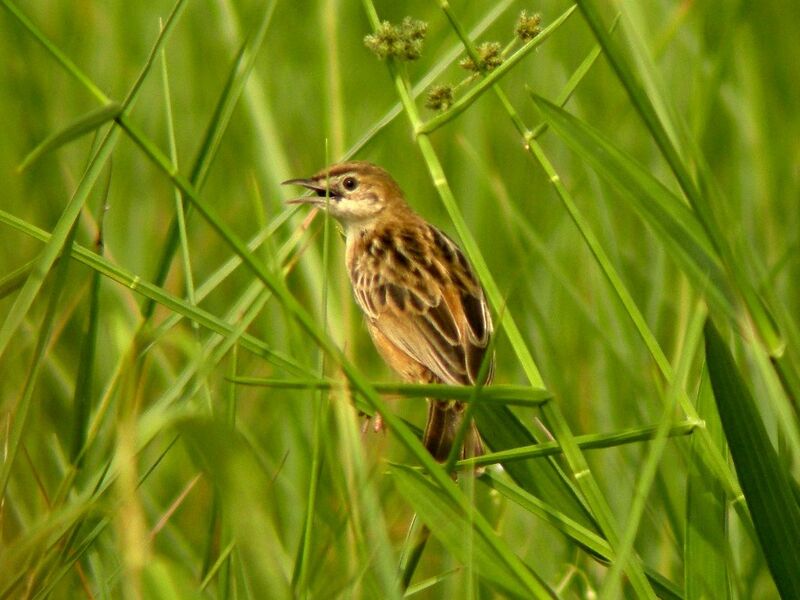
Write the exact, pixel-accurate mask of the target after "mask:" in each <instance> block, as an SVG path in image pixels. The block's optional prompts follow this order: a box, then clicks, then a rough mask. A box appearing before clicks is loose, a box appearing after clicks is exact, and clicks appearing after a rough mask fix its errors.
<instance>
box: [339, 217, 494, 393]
mask: <svg viewBox="0 0 800 600" xmlns="http://www.w3.org/2000/svg"><path fill="white" fill-rule="evenodd" d="M376 239H377V246H378V247H377V248H376V247H375V246H367V247H365V248H364V256H363V257H361V259H360V260H359V259H357V260H356V261H354V265H353V266H354V268H353V269H351V278H352V282H353V289H354V292H355V297H356V301H357V302H358V304H359V305H360V306H361V308H362V309H363V310H364V312H365V313H366V315H367V318H368V319H370V322H371V324H372V326H373V327H376V328H377V329H378V330H379V331H380V332H381V333H382V334H383V335H384V336H385V337H386V338H387V339H389V340H390V341H391V342H392V343H393V344H395V345H396V346H397V347H398V348H399V349H400V350H402V351H403V352H404V353H406V354H407V355H408V356H409V357H411V358H412V359H414V360H415V361H417V362H419V363H420V364H422V365H424V366H425V367H427V368H428V369H430V371H431V372H432V373H433V374H434V375H436V376H437V377H438V378H439V379H440V380H441V381H443V382H445V383H450V384H471V383H475V381H476V380H477V379H478V374H479V370H480V367H481V362H482V360H483V359H484V356H485V354H486V349H487V346H488V344H489V337H490V335H491V333H492V321H491V315H490V313H489V309H488V306H487V304H486V299H485V296H484V293H483V289H482V288H481V286H480V284H479V283H478V281H477V278H476V277H475V275H474V274H473V272H472V269H471V267H470V265H469V263H468V262H467V260H466V258H465V257H464V255H463V254H462V253H461V251H460V250H459V249H458V247H457V246H456V245H455V243H453V241H452V240H450V239H449V238H448V237H447V236H445V235H444V234H443V233H442V232H440V231H439V230H437V229H436V228H434V227H432V226H430V225H427V224H419V225H417V226H415V227H413V228H411V227H410V228H408V229H399V230H395V231H393V232H392V234H391V235H382V236H380V237H377V238H376ZM489 360H490V361H491V362H490V365H489V367H490V369H489V371H488V374H489V375H488V377H487V381H488V380H490V379H491V373H492V371H493V368H494V364H493V363H494V361H493V358H491V357H490V358H489Z"/></svg>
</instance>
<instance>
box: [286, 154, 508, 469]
mask: <svg viewBox="0 0 800 600" xmlns="http://www.w3.org/2000/svg"><path fill="white" fill-rule="evenodd" d="M283 184H284V185H299V186H303V187H305V188H307V189H309V190H311V191H312V192H314V194H313V195H310V196H304V197H302V198H295V199H292V200H289V201H288V203H291V204H308V205H312V206H315V207H318V208H320V209H322V210H327V212H328V213H329V214H330V216H331V217H333V218H335V219H336V220H337V221H338V222H339V223H340V224H341V226H342V229H343V232H344V237H345V264H346V267H347V273H348V275H349V278H350V283H351V284H352V288H353V295H354V297H355V301H356V303H357V304H358V306H359V307H360V308H361V310H362V311H363V313H364V317H365V321H366V325H367V329H368V331H369V334H370V336H371V337H372V340H373V342H374V345H375V347H376V349H377V350H378V353H379V354H380V355H381V357H382V358H383V359H384V361H385V362H386V363H387V364H388V365H389V366H390V367H391V368H392V369H393V370H394V371H395V372H396V373H397V374H399V375H400V377H402V378H403V379H404V380H405V381H406V382H409V383H443V384H450V385H476V384H480V385H487V384H489V383H491V380H492V378H493V375H494V362H495V361H494V353H493V351H492V352H491V354H490V355H487V353H488V352H489V347H490V343H489V342H490V339H491V336H492V333H493V326H492V316H491V312H490V310H489V307H488V304H487V302H486V294H485V292H484V290H483V287H482V286H481V284H480V281H479V280H478V278H477V277H476V275H475V272H474V270H473V268H472V266H471V265H470V263H469V261H468V260H467V258H466V257H465V255H464V253H463V252H462V251H461V249H460V248H459V247H458V245H456V243H455V242H454V241H453V240H452V239H450V238H449V237H448V236H447V235H446V234H445V233H443V232H442V231H441V230H439V229H438V228H436V227H435V226H433V225H431V224H430V223H428V222H427V221H426V220H425V219H424V218H422V217H421V216H420V215H419V214H418V213H416V212H415V211H414V210H413V209H412V208H411V206H410V205H409V204H408V202H407V201H406V198H405V195H404V194H403V191H402V190H401V189H400V186H399V185H398V184H397V182H396V181H395V180H394V178H393V177H392V176H391V175H390V174H389V172H388V171H386V170H385V169H383V168H382V167H379V166H377V165H375V164H372V163H370V162H366V161H348V162H343V163H338V164H334V165H331V166H329V167H326V168H324V169H322V170H321V171H319V172H318V173H316V174H315V175H312V176H311V177H309V178H306V179H289V180H287V181H284V182H283ZM484 361H488V364H487V365H486V366H485V367H483V369H482V363H483V362H484ZM481 373H485V375H484V376H483V379H482V380H480V376H481ZM464 411H465V404H464V403H463V402H459V401H456V400H441V399H428V418H427V423H426V425H425V430H424V433H423V437H422V441H423V444H424V446H425V448H426V449H427V450H428V452H430V454H431V455H432V456H433V457H434V458H435V459H436V460H437V461H439V462H444V461H446V460H447V458H448V456H449V454H450V451H451V448H452V447H453V445H454V441H455V439H454V438H455V437H456V435H457V431H458V430H459V428H460V427H461V424H462V422H463V420H464ZM458 452H459V457H460V458H466V457H477V456H480V455H482V454H483V452H484V448H483V442H482V440H481V436H480V433H479V431H478V429H477V427H476V425H475V422H474V421H471V422H470V423H469V424H468V425H467V430H466V435H465V437H464V443H463V445H462V447H461V448H460V449H459V451H458Z"/></svg>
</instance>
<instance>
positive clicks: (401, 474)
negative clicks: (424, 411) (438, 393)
mask: <svg viewBox="0 0 800 600" xmlns="http://www.w3.org/2000/svg"><path fill="white" fill-rule="evenodd" d="M391 473H392V475H393V476H394V478H395V480H396V482H397V489H398V491H399V492H400V493H401V494H402V495H403V496H404V497H405V498H406V500H407V501H408V502H409V504H411V506H412V507H413V508H414V510H415V511H416V513H417V514H418V515H419V517H420V519H422V521H423V522H424V523H425V524H426V525H427V526H428V527H429V528H430V530H431V532H432V533H433V535H435V536H436V537H437V538H438V539H439V541H441V542H442V544H443V545H444V546H445V548H447V549H448V551H449V552H450V553H452V554H453V555H454V556H455V557H456V558H458V559H459V560H460V561H461V562H462V563H464V564H468V563H470V562H473V563H474V564H475V565H480V576H481V577H482V578H484V579H486V581H487V582H490V583H492V584H493V585H494V587H496V588H498V589H500V590H503V591H504V592H505V593H507V594H510V595H512V596H514V597H518V598H531V597H533V598H554V597H555V594H554V593H553V592H552V590H550V589H549V588H548V587H547V585H546V584H545V583H544V582H543V581H541V579H539V578H538V577H537V576H536V575H535V574H533V573H532V572H530V571H529V570H528V568H527V567H526V566H525V565H524V564H523V563H522V562H521V561H520V560H519V558H518V557H517V556H516V555H515V554H514V553H513V552H511V549H510V548H508V547H506V546H505V543H504V542H503V541H502V540H501V539H500V538H499V537H497V536H496V535H494V534H493V532H492V533H490V534H487V533H486V532H485V531H478V530H476V529H474V528H473V523H472V520H473V519H474V517H475V515H471V514H468V513H466V512H465V511H464V510H463V509H462V507H460V506H458V505H457V504H456V503H454V502H452V501H451V500H450V499H449V498H447V496H445V495H444V494H443V493H442V492H441V491H440V490H439V489H437V488H436V486H435V485H434V484H433V483H432V482H431V481H430V480H428V479H427V478H425V477H424V476H423V475H422V474H420V473H419V472H417V471H415V470H414V469H411V468H408V467H404V466H401V465H395V466H393V467H392V470H391ZM466 536H468V537H469V543H465V537H466Z"/></svg>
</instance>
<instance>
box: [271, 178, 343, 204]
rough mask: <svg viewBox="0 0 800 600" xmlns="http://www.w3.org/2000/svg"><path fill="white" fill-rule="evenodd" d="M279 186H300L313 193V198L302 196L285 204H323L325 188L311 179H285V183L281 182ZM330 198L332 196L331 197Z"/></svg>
mask: <svg viewBox="0 0 800 600" xmlns="http://www.w3.org/2000/svg"><path fill="white" fill-rule="evenodd" d="M281 185H302V186H303V187H304V188H308V189H309V190H311V191H313V192H315V194H314V195H313V196H302V197H301V198H292V199H291V200H287V201H286V204H315V205H320V204H325V192H326V188H325V186H324V185H321V184H320V183H319V182H318V181H315V180H313V179H287V180H286V181H283V182H281ZM331 197H333V196H332V195H331Z"/></svg>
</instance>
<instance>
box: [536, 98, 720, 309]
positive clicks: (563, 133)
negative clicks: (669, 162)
mask: <svg viewBox="0 0 800 600" xmlns="http://www.w3.org/2000/svg"><path fill="white" fill-rule="evenodd" d="M533 101H534V103H535V104H536V106H537V108H538V109H539V110H540V111H541V112H542V115H543V116H544V118H545V120H546V121H547V122H548V123H549V124H550V126H551V127H552V129H553V131H555V132H556V133H557V134H558V135H559V137H561V138H562V139H563V140H564V142H565V143H566V144H567V145H568V146H569V147H570V148H572V149H573V150H574V151H575V152H576V153H577V154H578V155H579V156H580V157H581V158H582V159H584V160H585V161H586V162H588V163H589V164H590V165H591V166H592V167H593V168H594V169H595V170H596V171H597V172H598V173H599V174H600V175H602V176H603V177H604V178H605V179H606V180H607V181H609V183H611V184H612V185H613V186H614V187H615V188H616V189H617V190H619V191H621V192H623V194H622V195H623V198H625V199H626V200H627V201H628V203H629V204H630V205H631V207H632V208H633V209H634V210H635V211H636V212H637V214H639V215H640V216H641V217H642V219H643V220H644V221H645V222H646V223H648V224H649V225H650V226H651V227H652V228H653V229H654V230H655V232H656V233H657V234H659V236H660V238H661V239H662V241H663V242H664V243H665V245H666V247H667V250H668V252H669V254H670V256H672V257H673V258H674V259H675V261H676V262H677V263H678V265H679V266H680V267H681V268H682V269H683V270H684V271H685V272H686V274H687V275H688V276H689V277H690V278H691V280H692V281H693V282H694V283H695V286H696V287H697V288H698V290H699V291H702V292H705V293H706V294H708V296H709V297H710V299H711V300H713V301H714V303H715V305H716V306H719V307H721V308H722V309H723V310H724V311H725V313H726V314H727V315H728V317H729V318H731V319H734V318H735V313H734V308H733V304H734V301H733V299H732V294H731V292H730V289H729V286H728V284H727V278H726V276H725V273H724V271H723V269H722V267H721V265H720V262H719V258H718V256H717V254H716V252H715V250H714V248H713V245H712V244H711V242H710V241H709V240H708V237H707V235H706V233H705V231H704V230H703V227H702V225H701V224H700V223H699V221H698V220H697V217H696V216H695V215H694V213H693V212H692V210H691V209H690V208H689V207H688V206H687V205H686V204H685V203H684V202H683V201H682V200H681V199H680V198H679V197H678V196H676V195H675V194H673V193H672V192H671V191H669V190H668V189H667V188H666V186H664V185H663V184H662V183H661V182H660V181H658V180H657V179H656V178H655V177H654V176H653V175H652V174H651V173H650V172H649V171H648V170H647V169H645V167H644V166H642V165H641V164H640V163H638V162H637V161H636V160H635V159H634V158H633V157H631V156H630V155H628V154H626V153H625V152H623V151H622V150H620V149H619V148H617V147H615V146H614V145H613V144H612V143H611V141H610V140H608V139H606V138H605V137H604V136H603V135H602V134H601V133H600V132H599V131H598V130H597V129H595V128H594V127H592V126H590V125H589V124H588V123H585V122H584V121H581V120H580V119H578V118H576V117H574V116H572V115H570V114H569V113H568V112H566V111H565V110H563V109H561V108H559V107H558V106H556V105H555V104H552V103H550V102H548V101H547V100H545V99H544V98H541V97H539V96H533Z"/></svg>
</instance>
